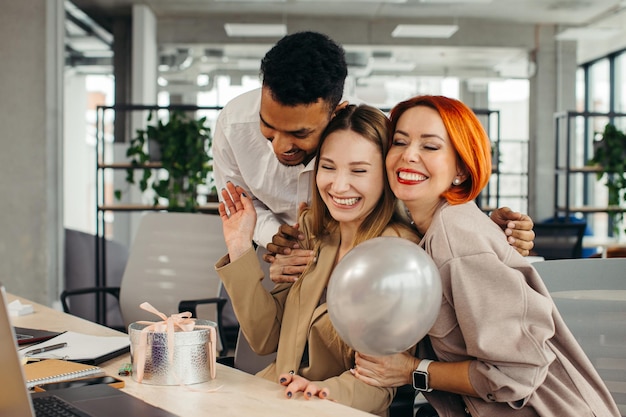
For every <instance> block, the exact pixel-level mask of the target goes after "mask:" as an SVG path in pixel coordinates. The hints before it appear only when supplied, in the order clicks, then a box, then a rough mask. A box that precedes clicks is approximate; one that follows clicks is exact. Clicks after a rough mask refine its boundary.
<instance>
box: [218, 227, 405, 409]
mask: <svg viewBox="0 0 626 417" xmlns="http://www.w3.org/2000/svg"><path fill="white" fill-rule="evenodd" d="M302 220H303V219H301V221H300V224H301V227H302V230H303V232H304V233H305V234H306V233H307V227H306V224H307V222H306V221H302ZM384 234H386V235H395V236H398V235H399V234H401V235H403V236H405V237H407V238H410V239H412V240H414V241H415V240H416V237H415V236H414V235H412V234H411V232H410V231H408V230H406V229H404V228H400V229H396V228H388V229H387V230H386V231H385V233H384ZM338 247H339V233H338V232H335V233H333V234H331V235H329V236H326V237H324V238H323V241H322V242H321V247H320V250H319V254H318V256H317V262H316V264H315V265H314V266H313V267H312V268H311V269H310V270H309V271H308V272H307V273H306V274H305V275H303V276H302V277H300V279H299V280H298V281H296V283H294V284H279V285H277V286H276V287H275V288H274V289H273V290H272V291H271V292H268V291H267V290H266V289H264V288H263V286H262V285H261V280H262V279H263V272H262V270H261V267H260V265H259V262H258V259H257V257H256V255H255V253H254V251H253V249H252V248H251V249H250V250H249V251H248V252H247V253H245V254H244V256H242V257H241V258H239V259H237V260H236V261H234V262H232V263H229V258H228V256H225V257H224V258H222V259H221V260H220V261H219V262H218V263H217V264H216V270H217V272H218V274H219V276H220V278H221V279H222V281H223V283H224V286H225V287H226V290H227V291H228V293H229V295H230V296H231V299H232V303H233V308H234V310H235V314H236V315H237V318H238V320H239V323H240V325H241V329H242V331H243V333H244V335H245V337H246V339H247V340H248V342H249V343H250V346H251V347H252V349H253V350H254V351H255V352H256V353H258V354H268V353H272V352H277V355H276V360H275V361H274V362H273V363H272V364H270V365H269V366H268V367H267V368H265V369H264V370H262V371H260V372H259V373H258V375H259V376H262V377H263V378H266V379H269V380H271V381H276V382H278V378H279V375H280V374H281V373H287V372H289V371H294V372H296V373H297V374H299V375H302V376H303V377H305V378H307V379H309V380H311V381H315V382H316V384H317V385H318V386H321V387H327V388H329V390H330V393H331V398H332V399H333V400H335V401H337V402H340V403H342V404H345V405H348V406H351V407H354V408H358V409H360V410H363V411H366V412H370V413H375V414H381V415H384V414H386V412H387V408H388V407H389V405H390V404H391V401H392V399H393V396H394V394H395V389H393V388H380V387H373V386H370V385H368V384H366V383H364V382H361V381H359V380H357V379H356V378H354V377H353V376H352V374H351V373H350V372H349V370H350V369H351V368H353V367H354V351H353V350H352V349H351V348H350V347H348V346H347V345H346V344H345V343H344V342H343V341H342V340H341V339H340V338H339V337H338V335H337V333H336V332H335V330H334V328H333V326H332V323H331V322H330V319H329V315H328V314H327V313H328V312H327V308H326V303H325V301H323V302H321V303H320V300H321V299H322V297H323V295H324V294H325V289H326V284H327V282H328V279H329V277H330V273H331V271H332V269H333V267H334V263H335V258H336V256H337V250H338ZM305 350H306V351H308V355H305ZM305 356H308V358H307V357H305Z"/></svg>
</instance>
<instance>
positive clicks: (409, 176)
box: [398, 171, 428, 181]
mask: <svg viewBox="0 0 626 417" xmlns="http://www.w3.org/2000/svg"><path fill="white" fill-rule="evenodd" d="M398 178H400V179H402V180H407V181H425V180H427V179H428V177H427V176H425V175H420V174H415V173H412V172H406V171H400V172H398Z"/></svg>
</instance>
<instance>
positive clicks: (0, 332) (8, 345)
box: [0, 284, 176, 417]
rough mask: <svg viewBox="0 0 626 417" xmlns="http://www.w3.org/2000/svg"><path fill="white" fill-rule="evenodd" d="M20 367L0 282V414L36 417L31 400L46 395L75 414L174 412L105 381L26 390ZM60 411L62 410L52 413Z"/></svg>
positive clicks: (112, 416)
mask: <svg viewBox="0 0 626 417" xmlns="http://www.w3.org/2000/svg"><path fill="white" fill-rule="evenodd" d="M22 368H23V367H22V365H21V363H20V359H19V354H18V352H17V340H16V338H15V333H14V331H13V327H12V326H11V323H10V320H9V312H8V309H7V300H6V294H5V291H4V287H3V286H2V285H1V284H0V369H1V370H2V372H0V386H1V387H2V389H0V416H11V417H38V416H39V415H38V414H35V411H34V407H33V402H37V401H44V400H43V399H45V398H49V397H54V398H53V399H56V400H59V399H60V401H63V402H67V403H69V404H70V405H71V406H73V407H74V408H75V409H76V410H77V413H76V415H77V416H79V417H136V416H150V417H173V416H176V415H175V414H172V413H170V412H168V411H165V410H163V409H161V408H157V407H154V406H152V405H150V404H148V403H147V402H145V401H143V400H141V399H139V398H137V397H133V396H132V395H129V394H126V393H125V392H122V391H120V390H119V389H116V388H113V387H110V386H108V385H106V384H98V385H88V386H83V387H75V388H66V389H58V390H54V391H46V392H37V393H33V394H30V393H29V392H28V389H27V388H26V379H25V378H24V372H23V369H22ZM51 415H53V416H54V415H55V414H51ZM61 415H65V414H60V413H59V414H56V416H61Z"/></svg>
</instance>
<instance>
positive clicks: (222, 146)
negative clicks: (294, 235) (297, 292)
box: [212, 88, 315, 247]
mask: <svg viewBox="0 0 626 417" xmlns="http://www.w3.org/2000/svg"><path fill="white" fill-rule="evenodd" d="M260 111H261V89H260V88H259V89H255V90H252V91H249V92H247V93H244V94H242V95H240V96H238V97H236V98H234V99H233V100H231V101H230V102H229V103H228V104H227V105H226V106H225V107H224V108H223V109H222V111H221V112H220V115H219V117H218V118H217V123H216V126H215V132H214V135H213V145H212V148H213V174H214V177H215V185H216V187H217V190H218V193H219V191H220V190H221V189H222V188H225V186H226V182H227V181H231V182H232V183H233V184H236V185H240V186H241V187H243V188H244V189H245V190H246V192H247V193H248V194H249V196H250V197H251V198H252V199H253V202H254V206H255V208H256V212H257V224H256V228H255V230H254V237H253V238H254V241H255V242H256V243H257V244H259V245H261V246H264V247H265V246H267V244H268V243H269V242H271V241H272V237H273V236H274V235H275V234H276V232H278V227H279V226H280V225H281V224H283V223H286V224H291V225H292V224H294V223H296V221H297V219H298V213H297V210H298V205H299V204H300V203H301V202H306V203H308V202H309V199H310V196H311V185H312V179H313V178H312V176H313V167H314V166H315V160H312V161H311V162H309V163H308V164H307V165H306V166H304V165H301V164H300V165H297V166H285V165H283V164H281V163H280V162H279V161H278V159H277V158H276V155H275V154H274V150H273V148H272V144H271V143H270V141H269V140H267V139H266V138H265V137H264V136H263V135H262V134H261V129H260V123H261V120H260V117H259V112H260ZM220 197H221V194H220ZM220 199H221V198H220Z"/></svg>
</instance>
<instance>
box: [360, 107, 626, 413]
mask: <svg viewBox="0 0 626 417" xmlns="http://www.w3.org/2000/svg"><path fill="white" fill-rule="evenodd" d="M391 120H392V123H393V130H392V131H393V138H392V145H391V147H390V149H389V152H388V154H387V159H386V165H387V175H388V178H389V182H390V185H391V189H392V190H393V192H394V194H395V195H396V196H397V197H398V198H399V199H400V200H402V201H403V202H404V204H405V205H406V207H407V210H408V211H409V212H410V215H411V217H412V219H413V221H414V224H415V227H416V229H417V231H418V233H419V234H420V235H421V236H422V240H421V243H420V244H421V246H422V247H423V248H424V249H425V250H426V251H427V252H428V253H429V254H430V255H431V256H432V258H433V259H434V261H435V263H436V264H437V266H438V268H439V272H440V275H441V278H442V284H443V301H442V305H441V310H440V313H439V316H438V318H437V320H436V322H435V324H434V326H433V327H432V329H431V330H430V331H429V333H428V336H427V337H426V338H425V339H424V340H423V341H422V342H420V344H419V345H418V349H417V354H416V356H415V357H414V356H413V355H410V354H409V353H402V354H396V355H392V356H387V357H383V358H378V357H370V356H365V355H360V354H357V358H356V365H357V366H356V370H355V375H356V376H357V378H359V379H361V380H363V381H365V382H368V383H370V384H372V385H378V386H401V385H404V384H407V383H414V386H416V388H417V389H419V390H422V391H424V393H425V396H426V398H427V399H428V401H429V402H430V403H431V405H433V407H434V408H435V409H436V410H437V411H438V413H439V415H440V416H467V415H471V416H473V417H478V416H490V417H492V416H500V417H501V416H504V417H506V416H554V417H560V416H619V415H620V413H619V411H618V409H617V406H616V405H615V402H614V401H613V399H612V398H611V395H610V393H609V391H608V390H607V388H606V386H605V385H604V383H603V382H602V380H601V379H600V377H599V375H598V373H597V372H596V371H595V369H594V367H593V366H592V364H591V362H590V361H589V359H588V358H587V357H586V355H585V354H584V352H583V351H582V349H581V348H580V346H579V345H578V343H577V342H576V340H575V338H574V336H573V335H572V334H571V332H570V331H569V329H568V328H567V326H566V325H565V323H564V322H563V320H562V318H561V316H560V314H559V312H558V311H557V309H556V307H555V305H554V303H553V301H552V299H551V297H550V295H549V293H548V291H547V289H546V287H545V286H544V284H543V282H542V280H541V277H540V276H539V275H538V274H537V272H536V271H535V270H534V268H533V267H532V266H531V265H530V264H529V263H528V262H527V261H526V260H525V259H524V258H523V257H522V256H521V255H520V254H519V253H517V252H516V251H515V249H513V248H512V247H511V246H509V245H508V244H507V243H506V242H505V241H504V240H503V239H502V231H501V229H500V228H499V227H498V226H496V225H495V224H494V223H493V222H492V221H491V220H489V218H488V217H487V216H485V215H484V214H483V212H481V210H480V209H479V208H478V207H477V206H476V204H475V203H474V199H475V198H476V197H477V196H478V194H479V193H480V191H481V190H482V189H483V187H484V186H485V185H486V184H487V182H488V181H489V177H490V175H491V149H490V142H489V138H488V136H487V134H486V133H485V131H484V129H483V127H482V126H481V124H480V121H479V120H478V119H477V117H476V116H475V115H474V113H473V112H472V111H471V109H469V108H468V107H467V106H465V105H464V104H463V103H461V102H459V101H458V100H454V99H450V98H446V97H441V96H420V97H415V98H413V99H410V100H407V101H404V102H402V103H400V104H398V105H397V106H396V107H395V108H394V109H393V110H392V111H391ZM414 371H416V372H414ZM431 390H433V391H431Z"/></svg>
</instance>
